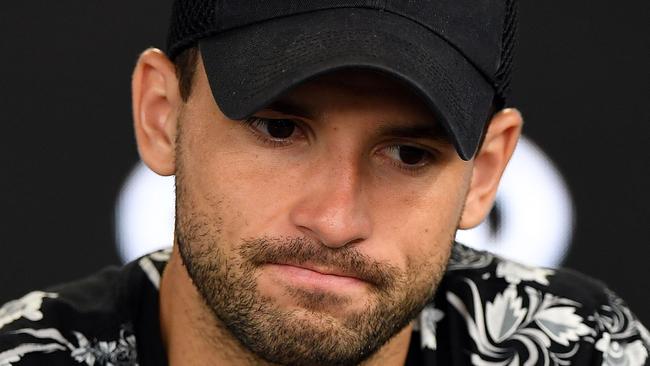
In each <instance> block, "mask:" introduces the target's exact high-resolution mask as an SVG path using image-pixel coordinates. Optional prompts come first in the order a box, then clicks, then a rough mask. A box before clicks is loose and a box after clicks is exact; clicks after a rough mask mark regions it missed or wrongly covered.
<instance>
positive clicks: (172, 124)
mask: <svg viewBox="0 0 650 366" xmlns="http://www.w3.org/2000/svg"><path fill="white" fill-rule="evenodd" d="M515 18H516V9H515V7H514V4H513V3H512V2H511V1H507V0H504V1H487V0H484V1H479V2H477V1H468V0H453V1H452V0H448V1H447V0H445V1H443V0H440V1H435V2H433V1H412V0H409V1H406V0H404V1H359V0H357V1H345V0H338V1H324V0H323V1H301V2H289V1H281V0H267V1H264V2H260V1H252V0H237V1H235V0H231V1H226V0H223V1H216V2H215V1H192V2H190V1H182V0H179V1H177V2H176V3H175V4H174V11H173V17H172V19H173V20H172V26H171V31H170V36H169V44H168V49H167V55H165V54H163V53H162V52H160V51H158V50H155V49H149V50H146V51H145V52H144V53H143V54H142V55H141V56H140V59H139V60H138V64H137V66H136V69H135V72H134V76H133V110H134V121H135V133H136V138H137V142H138V148H139V152H140V155H141V157H142V159H143V160H144V161H145V163H146V164H147V165H148V166H149V167H150V168H151V169H152V170H154V171H155V172H157V173H158V174H161V175H175V176H176V230H175V244H174V247H173V249H172V250H170V251H161V252H156V253H152V254H150V255H148V256H145V257H143V258H141V259H139V260H137V261H136V262H133V263H131V264H128V265H127V266H125V267H124V268H121V269H117V268H110V269H106V270H104V271H102V272H100V273H98V274H96V275H93V276H91V277H89V278H87V279H84V280H81V281H78V282H75V283H70V284H65V285H61V286H57V287H53V288H51V289H48V290H46V291H35V292H32V293H30V294H27V295H26V296H24V297H23V298H21V299H19V300H15V301H12V302H10V303H8V304H6V305H4V306H3V307H2V308H0V365H1V366H6V365H75V364H81V365H135V364H139V365H258V364H260V365H261V364H282V365H355V364H365V365H404V364H407V365H452V364H459V365H464V364H473V365H519V364H524V365H550V364H555V365H568V364H571V365H618V364H621V365H644V364H647V362H648V349H649V347H650V346H649V343H650V335H649V334H648V331H647V330H646V329H645V328H644V327H643V326H642V325H641V324H640V323H639V322H638V320H637V319H636V318H635V317H634V316H633V314H632V313H631V312H630V310H629V309H628V308H627V307H626V306H625V304H624V303H623V301H622V300H620V299H619V298H618V297H617V296H616V295H615V294H614V293H612V292H611V291H609V290H607V289H606V288H605V287H603V285H602V284H600V283H599V282H597V281H595V280H591V279H589V278H586V277H584V276H582V275H579V274H576V273H573V272H570V271H565V270H557V271H556V270H550V269H542V268H532V267H527V266H524V265H521V264H517V263H514V262H510V261H507V260H503V259H501V258H497V257H495V256H493V255H491V254H489V253H484V252H477V251H474V250H471V249H469V248H467V247H464V246H462V245H461V244H457V243H454V241H453V238H454V235H455V232H456V230H457V229H459V228H461V229H466V228H471V227H473V226H476V225H478V224H479V223H480V222H481V221H482V220H483V219H484V218H485V216H486V215H487V214H488V212H489V210H490V208H491V205H492V202H493V200H494V196H495V192H496V189H497V186H498V182H499V179H500V177H501V174H502V172H503V170H504V168H505V166H506V164H507V162H508V159H509V158H510V155H511V154H512V151H513V150H514V148H515V145H516V142H517V139H518V137H519V134H520V131H521V126H522V118H521V115H520V114H519V112H518V111H516V110H514V109H503V106H504V105H505V98H506V92H507V86H508V80H509V74H510V68H511V55H512V46H513V43H514V30H515V22H516V19H515ZM522 245H525V243H522Z"/></svg>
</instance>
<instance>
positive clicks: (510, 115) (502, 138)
mask: <svg viewBox="0 0 650 366" xmlns="http://www.w3.org/2000/svg"><path fill="white" fill-rule="evenodd" d="M522 125H523V119H522V117H521V114H520V113H519V111H518V110H516V109H504V110H502V111H500V112H499V113H497V114H495V115H494V117H493V118H492V120H491V121H490V125H489V126H488V129H487V131H486V135H485V141H484V142H483V146H482V147H481V150H480V151H479V152H478V153H477V155H476V157H475V158H474V168H473V169H474V170H473V173H472V181H471V183H470V189H469V192H468V194H467V199H466V200H465V208H464V210H463V215H462V217H461V222H460V227H459V228H460V229H470V228H473V227H475V226H477V225H478V224H480V223H481V221H483V219H485V217H486V216H487V215H488V214H489V212H490V210H491V209H492V205H493V204H494V199H495V197H496V193H497V188H498V186H499V181H500V180H501V176H502V175H503V171H504V170H505V168H506V165H507V164H508V162H509V161H510V157H511V156H512V153H513V152H514V150H515V147H516V146H517V141H518V140H519V136H520V135H521V128H522Z"/></svg>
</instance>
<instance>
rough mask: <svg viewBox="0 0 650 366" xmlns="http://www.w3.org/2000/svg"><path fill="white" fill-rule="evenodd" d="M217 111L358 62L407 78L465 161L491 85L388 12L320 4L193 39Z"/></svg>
mask: <svg viewBox="0 0 650 366" xmlns="http://www.w3.org/2000/svg"><path fill="white" fill-rule="evenodd" d="M200 50H201V54H202V57H203V62H204V65H205V69H206V73H207V76H208V80H209V83H210V86H211V88H212V93H213V95H214V98H215V100H216V102H217V104H218V105H219V108H220V109H221V111H222V112H223V113H224V114H225V115H226V116H227V117H229V118H231V119H244V118H247V117H249V116H250V115H252V114H254V113H255V112H257V111H259V110H261V109H263V108H264V107H266V106H267V105H269V104H270V103H271V102H272V101H273V100H275V99H277V98H278V97H280V96H281V95H283V94H285V93H286V92H287V91H289V90H290V89H292V88H293V87H295V86H297V85H298V84H300V83H303V82H304V81H306V80H308V79H311V78H313V77H315V76H318V75H322V74H325V73H329V72H332V71H335V70H338V69H343V68H349V67H361V68H368V69H373V70H379V71H382V72H385V73H387V74H390V75H392V76H394V77H396V78H398V79H400V80H402V81H404V82H406V83H407V84H408V85H410V86H411V87H412V88H413V89H414V90H415V91H416V92H417V93H418V94H419V95H421V96H422V97H423V99H424V100H425V101H426V103H427V104H428V106H429V108H430V109H431V110H432V112H433V113H434V116H435V117H436V118H437V119H438V120H439V122H440V123H441V124H442V125H443V127H444V128H445V130H446V131H447V132H448V133H449V135H450V137H451V139H452V142H453V144H454V145H455V147H456V149H457V151H458V154H459V155H460V157H461V158H462V159H464V160H469V159H471V158H472V157H473V155H474V153H475V152H476V149H477V147H478V144H479V141H480V138H481V134H482V132H483V128H484V125H485V123H486V121H487V118H488V113H489V109H490V105H491V103H492V100H493V97H494V89H493V88H492V86H491V85H490V84H489V83H488V82H487V81H486V79H485V78H484V77H483V76H482V75H481V74H480V73H479V72H478V71H477V70H476V69H475V68H474V67H473V66H472V65H471V64H470V63H469V62H468V61H467V59H465V57H464V56H463V55H462V54H460V53H459V52H458V51H457V50H456V49H455V48H454V47H453V46H451V45H450V44H449V43H448V42H446V41H445V40H443V39H442V38H440V37H439V36H437V35H436V34H435V33H433V32H432V31H431V30H429V29H427V28H425V27H423V26H422V25H420V24H418V23H416V22H414V21H412V20H409V19H407V18H404V17H402V16H398V15H395V14H392V13H389V12H385V11H379V10H372V9H360V8H340V9H330V10H320V11H314V12H310V13H304V14H299V15H293V16H289V17H284V18H278V19H273V20H268V21H264V22H261V23H256V24H254V25H250V26H246V27H241V28H237V29H233V30H229V31H227V32H224V33H221V34H219V35H217V36H213V37H209V38H205V39H203V40H201V41H200Z"/></svg>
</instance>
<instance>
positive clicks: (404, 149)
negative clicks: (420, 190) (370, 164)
mask: <svg viewBox="0 0 650 366" xmlns="http://www.w3.org/2000/svg"><path fill="white" fill-rule="evenodd" d="M386 155H388V157H389V158H391V159H393V160H396V161H399V162H400V163H401V164H403V165H405V166H406V167H408V168H417V167H420V166H423V165H425V164H426V163H428V162H429V161H430V160H431V159H432V154H431V153H429V152H428V151H426V150H424V149H420V148H417V147H414V146H409V145H393V146H389V147H388V148H386Z"/></svg>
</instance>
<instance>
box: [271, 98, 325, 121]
mask: <svg viewBox="0 0 650 366" xmlns="http://www.w3.org/2000/svg"><path fill="white" fill-rule="evenodd" d="M264 109H265V110H269V111H273V112H278V113H281V114H287V115H292V116H297V117H304V118H308V119H314V118H315V117H316V116H317V115H318V113H317V112H316V111H313V110H310V109H309V108H306V107H304V106H301V105H299V104H297V103H294V102H292V101H290V100H276V101H274V102H272V103H271V104H269V105H268V106H266V108H264Z"/></svg>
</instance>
